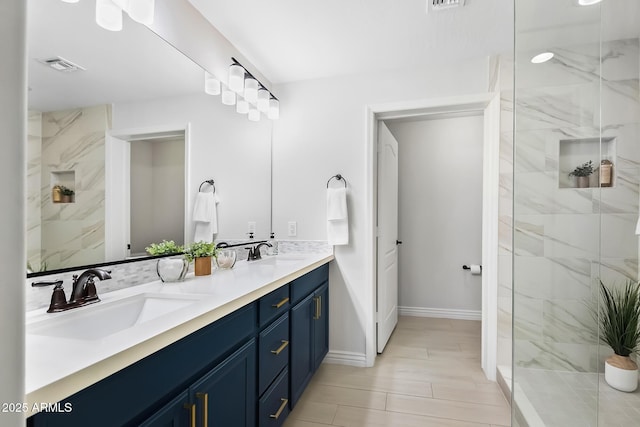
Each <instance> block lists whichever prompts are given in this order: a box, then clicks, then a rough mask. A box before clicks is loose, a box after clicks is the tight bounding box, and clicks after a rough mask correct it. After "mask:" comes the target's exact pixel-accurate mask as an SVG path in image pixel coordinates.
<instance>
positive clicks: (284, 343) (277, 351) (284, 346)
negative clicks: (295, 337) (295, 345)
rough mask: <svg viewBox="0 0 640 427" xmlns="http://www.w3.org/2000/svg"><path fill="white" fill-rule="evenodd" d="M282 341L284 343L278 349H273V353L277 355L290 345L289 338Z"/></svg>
mask: <svg viewBox="0 0 640 427" xmlns="http://www.w3.org/2000/svg"><path fill="white" fill-rule="evenodd" d="M281 342H282V345H281V346H280V347H278V348H277V349H276V350H271V353H273V354H275V355H276V356H277V355H279V354H280V353H282V350H284V349H285V348H287V346H288V345H289V341H287V340H282V341H281Z"/></svg>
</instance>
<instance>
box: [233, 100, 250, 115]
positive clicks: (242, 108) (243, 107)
mask: <svg viewBox="0 0 640 427" xmlns="http://www.w3.org/2000/svg"><path fill="white" fill-rule="evenodd" d="M236 112H237V113H240V114H247V113H248V112H249V103H248V102H247V101H246V100H244V99H242V98H238V102H237V103H236Z"/></svg>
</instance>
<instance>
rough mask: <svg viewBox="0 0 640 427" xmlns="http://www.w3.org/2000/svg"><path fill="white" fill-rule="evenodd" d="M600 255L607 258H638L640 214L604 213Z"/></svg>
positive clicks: (602, 216)
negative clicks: (639, 216)
mask: <svg viewBox="0 0 640 427" xmlns="http://www.w3.org/2000/svg"><path fill="white" fill-rule="evenodd" d="M601 218H602V221H601V224H602V237H601V244H600V256H601V257H605V258H637V256H638V237H637V236H636V234H635V228H636V222H637V220H638V214H637V213H633V214H602V215H601Z"/></svg>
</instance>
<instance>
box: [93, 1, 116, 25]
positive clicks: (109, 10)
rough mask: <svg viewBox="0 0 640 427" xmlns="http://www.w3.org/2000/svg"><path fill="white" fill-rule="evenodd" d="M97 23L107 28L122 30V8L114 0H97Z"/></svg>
mask: <svg viewBox="0 0 640 427" xmlns="http://www.w3.org/2000/svg"><path fill="white" fill-rule="evenodd" d="M96 23H97V24H98V25H100V26H101V27H102V28H104V29H105V30H109V31H120V30H122V9H121V8H120V7H119V6H118V5H117V4H115V3H114V2H113V1H112V0H96Z"/></svg>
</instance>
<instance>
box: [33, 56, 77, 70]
mask: <svg viewBox="0 0 640 427" xmlns="http://www.w3.org/2000/svg"><path fill="white" fill-rule="evenodd" d="M39 62H41V63H42V64H44V65H46V66H48V67H51V68H53V69H54V70H56V71H61V72H63V73H72V72H74V71H80V70H84V68H83V67H81V66H79V65H78V64H74V63H73V62H71V61H69V60H67V59H64V58H61V57H59V56H56V57H55V58H47V59H40V60H39Z"/></svg>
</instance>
